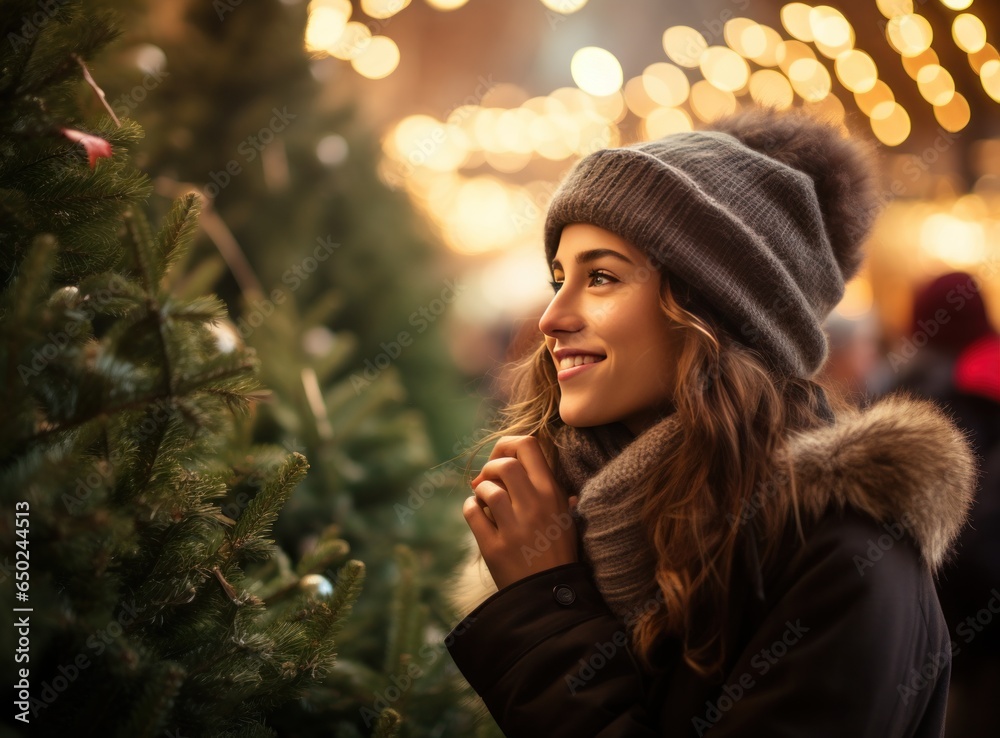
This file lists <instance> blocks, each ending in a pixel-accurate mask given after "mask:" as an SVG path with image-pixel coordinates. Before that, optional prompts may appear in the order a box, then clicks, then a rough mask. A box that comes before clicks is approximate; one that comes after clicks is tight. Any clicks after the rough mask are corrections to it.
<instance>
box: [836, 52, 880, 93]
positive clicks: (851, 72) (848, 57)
mask: <svg viewBox="0 0 1000 738" xmlns="http://www.w3.org/2000/svg"><path fill="white" fill-rule="evenodd" d="M833 66H834V71H835V72H836V74H837V79H839V80H840V83H841V84H842V85H844V87H846V88H847V89H848V90H850V91H851V92H867V91H868V90H870V89H871V88H872V87H874V86H875V82H876V81H877V80H878V68H877V67H876V66H875V60H874V59H872V58H871V56H869V55H868V54H866V53H865V52H863V51H860V50H859V49H851V50H850V51H845V52H844V53H842V54H840V55H839V56H838V57H837V58H836V59H835V60H834V63H833Z"/></svg>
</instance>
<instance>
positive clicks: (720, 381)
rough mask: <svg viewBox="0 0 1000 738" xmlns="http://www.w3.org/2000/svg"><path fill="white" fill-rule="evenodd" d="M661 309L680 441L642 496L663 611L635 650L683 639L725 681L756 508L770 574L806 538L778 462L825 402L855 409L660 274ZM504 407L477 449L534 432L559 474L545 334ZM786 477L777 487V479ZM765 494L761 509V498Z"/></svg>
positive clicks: (646, 658) (554, 388)
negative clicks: (730, 630) (790, 369)
mask: <svg viewBox="0 0 1000 738" xmlns="http://www.w3.org/2000/svg"><path fill="white" fill-rule="evenodd" d="M659 272H660V276H661V280H660V305H661V308H662V309H663V311H664V313H665V314H666V315H667V316H668V317H669V318H670V319H671V320H672V321H673V322H674V323H676V328H675V330H676V334H677V336H678V340H677V343H676V344H675V345H676V346H677V347H678V349H677V360H676V369H675V370H674V372H673V398H672V400H673V408H672V412H675V413H676V414H677V420H678V421H679V427H680V428H681V432H680V433H678V434H677V438H678V441H677V443H676V445H675V447H673V448H666V449H664V452H663V455H662V457H661V459H660V461H659V463H658V465H657V466H656V468H655V469H654V470H652V473H650V474H649V475H648V476H647V477H646V478H645V481H644V483H643V488H642V489H641V490H640V491H639V499H641V500H642V501H643V502H642V509H641V518H642V521H643V524H644V525H643V527H644V529H645V530H646V531H647V532H648V540H649V543H650V545H651V547H652V548H653V550H654V551H655V552H656V556H657V567H656V581H657V584H658V585H659V589H660V592H661V593H662V595H663V604H664V605H665V606H662V607H658V608H656V609H654V610H653V611H652V612H646V613H642V614H641V615H639V616H638V618H637V620H636V622H635V628H634V633H633V636H634V639H633V643H632V646H633V649H634V651H635V654H636V656H637V658H639V659H640V660H641V662H642V663H643V665H644V666H645V668H647V669H650V670H653V669H654V668H655V667H654V666H653V659H652V654H653V651H654V649H655V647H656V646H657V645H658V643H659V642H660V641H661V639H663V638H664V637H666V636H673V637H677V638H679V639H680V642H681V643H682V644H683V658H684V660H685V662H686V663H687V664H688V665H689V666H690V667H691V668H693V669H695V670H696V671H697V672H699V673H700V674H703V675H709V674H713V673H717V672H719V671H720V670H721V669H722V667H723V665H724V663H725V659H726V653H725V642H724V640H725V639H724V638H723V637H722V635H721V634H722V633H723V632H724V629H725V627H726V625H727V624H726V623H725V621H724V614H725V612H726V610H727V604H728V603H727V598H728V593H729V590H730V583H731V581H732V578H733V572H734V562H735V561H736V560H737V557H738V555H739V553H740V552H739V551H738V548H737V544H738V541H739V540H740V529H741V525H742V524H743V523H744V522H745V521H746V519H747V516H746V512H747V510H748V509H750V510H752V511H753V516H752V521H751V523H752V525H753V528H754V530H755V531H756V535H759V536H760V539H761V540H762V541H763V543H764V547H763V549H762V550H761V551H760V556H761V565H762V567H765V568H766V567H767V566H768V564H769V563H770V562H772V561H773V557H774V555H775V554H776V553H777V548H778V545H779V543H780V541H781V540H782V537H783V535H784V534H785V532H786V530H787V527H786V526H787V525H789V521H794V523H795V527H796V529H797V530H798V532H799V534H800V535H801V532H802V523H801V517H800V514H799V506H798V500H797V494H796V490H795V480H794V473H793V469H792V468H791V466H790V464H789V463H780V462H779V459H781V458H782V457H783V454H782V451H783V450H784V449H785V440H786V436H787V434H788V433H789V432H791V431H795V430H800V429H806V428H812V427H816V426H817V425H820V424H822V423H824V422H826V421H825V420H824V417H823V414H822V413H823V410H822V404H821V403H822V400H821V397H820V396H821V395H822V394H823V393H825V394H826V397H827V399H828V403H829V407H830V409H832V410H833V412H834V415H836V414H837V413H838V412H840V411H842V410H844V409H846V408H847V407H849V403H848V401H847V400H846V399H845V398H844V397H843V395H842V394H841V392H840V391H839V390H838V389H837V388H836V387H835V386H833V385H831V384H830V383H829V382H827V381H826V380H824V379H822V378H821V377H819V376H817V377H815V378H812V379H803V378H798V377H793V376H785V375H783V374H781V373H779V372H776V371H774V370H772V369H771V368H770V366H769V364H768V362H767V357H766V356H764V355H762V354H761V353H760V352H759V351H758V350H756V349H753V348H749V347H748V346H746V345H745V344H743V343H740V342H739V341H738V340H735V339H734V338H733V335H734V334H733V333H732V331H731V330H730V329H729V328H728V327H727V326H726V325H725V324H724V323H723V322H722V321H720V320H719V319H718V318H717V317H716V316H715V315H714V314H713V311H711V310H710V309H709V308H708V307H707V306H705V305H704V304H703V303H702V302H701V301H700V300H699V298H698V297H697V296H696V295H693V294H692V293H691V292H690V290H689V289H688V287H687V286H686V285H685V284H684V283H682V282H680V280H677V279H676V277H675V276H674V275H670V274H668V273H666V272H665V271H664V270H662V269H660V270H659ZM502 376H503V377H504V379H505V392H506V394H507V396H508V397H507V401H506V404H505V406H504V407H503V408H502V409H501V410H500V413H499V422H498V423H497V425H498V430H496V431H495V432H493V433H491V434H489V435H488V436H486V437H485V438H483V439H482V441H481V442H480V443H479V444H477V445H476V446H475V448H473V449H472V453H471V455H470V460H469V464H468V465H467V466H466V474H467V475H468V476H469V478H470V479H471V476H472V473H471V468H470V467H471V464H472V463H473V460H474V459H475V458H476V457H477V455H478V454H479V452H480V451H481V450H482V449H483V448H484V447H485V446H487V445H491V444H492V443H494V442H495V441H496V440H498V439H499V438H500V437H501V436H506V435H532V436H535V437H536V438H537V439H538V441H539V445H540V446H541V447H542V450H543V452H544V454H545V456H546V459H547V460H548V461H549V465H550V466H551V467H552V468H553V469H556V468H557V465H558V463H559V459H558V452H559V449H558V445H557V433H558V430H559V429H560V428H561V427H562V426H563V425H564V424H563V423H562V421H561V419H560V417H559V396H560V389H559V384H558V381H557V380H556V368H555V365H554V364H553V362H552V359H551V356H550V354H549V351H548V348H547V347H546V345H545V342H544V336H542V335H541V334H540V333H539V334H538V340H537V345H534V346H533V347H529V349H528V350H527V351H526V352H525V353H524V354H523V355H522V356H521V357H520V358H517V359H514V360H512V361H509V362H507V363H506V364H505V365H504V367H503V374H502ZM777 479H781V480H783V481H782V483H781V484H776V483H775V480H777ZM765 488H766V489H768V490H769V491H768V499H767V501H766V503H764V504H760V497H761V492H760V490H762V489H765Z"/></svg>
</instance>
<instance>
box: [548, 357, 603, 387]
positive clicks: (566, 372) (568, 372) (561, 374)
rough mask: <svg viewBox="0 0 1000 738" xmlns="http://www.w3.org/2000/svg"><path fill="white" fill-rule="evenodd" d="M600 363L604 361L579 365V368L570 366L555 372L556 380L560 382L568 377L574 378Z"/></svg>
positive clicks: (599, 360)
mask: <svg viewBox="0 0 1000 738" xmlns="http://www.w3.org/2000/svg"><path fill="white" fill-rule="evenodd" d="M602 361H604V359H603V358H601V359H598V360H597V361H592V362H590V363H589V364H580V365H579V366H571V367H570V368H569V369H560V370H559V371H558V372H556V379H557V380H558V381H560V382H562V381H563V380H564V379H569V378H570V377H575V376H576V375H577V374H579V373H580V372H583V371H586V370H587V369H590V368H592V367H595V366H597V365H598V364H600V363H601V362H602Z"/></svg>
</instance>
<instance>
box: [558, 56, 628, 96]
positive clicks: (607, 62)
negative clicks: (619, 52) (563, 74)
mask: <svg viewBox="0 0 1000 738" xmlns="http://www.w3.org/2000/svg"><path fill="white" fill-rule="evenodd" d="M569 69H570V74H571V75H572V76H573V81H574V82H575V83H576V85H577V87H579V88H580V89H581V90H583V91H584V92H589V93H590V94H591V95H610V94H611V93H613V92H617V91H618V90H620V89H621V86H622V81H623V79H624V75H623V73H622V65H621V64H620V63H619V62H618V59H617V58H616V57H615V55H614V54H612V53H611V52H610V51H608V50H607V49H602V48H600V47H597V46H584V47H583V48H582V49H579V50H577V52H576V53H575V54H573V59H572V61H571V62H570V65H569Z"/></svg>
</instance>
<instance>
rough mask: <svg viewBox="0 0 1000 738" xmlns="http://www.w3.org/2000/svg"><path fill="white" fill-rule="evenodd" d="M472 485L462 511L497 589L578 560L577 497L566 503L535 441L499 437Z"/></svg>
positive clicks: (520, 437)
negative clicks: (575, 518)
mask: <svg viewBox="0 0 1000 738" xmlns="http://www.w3.org/2000/svg"><path fill="white" fill-rule="evenodd" d="M471 486H472V489H473V492H474V493H475V494H474V495H473V496H471V497H469V498H468V499H467V500H466V501H465V504H464V505H463V507H462V513H463V515H465V520H466V522H467V523H468V524H469V527H470V528H471V529H472V534H473V535H474V536H475V537H476V542H477V543H478V544H479V550H480V551H482V553H483V559H484V560H485V561H486V566H487V567H488V568H489V570H490V574H491V575H492V576H493V581H494V582H496V585H497V588H499V589H503V588H504V587H506V586H507V585H509V584H513V583H514V582H516V581H518V580H520V579H523V578H524V577H526V576H528V575H529V574H534V573H535V572H539V571H544V570H545V569H551V568H552V567H554V566H559V565H560V564H569V563H572V562H574V561H577V560H578V559H577V547H576V546H577V544H576V523H575V522H574V520H573V518H572V517H571V516H570V514H569V511H570V510H572V509H573V507H574V506H575V504H576V499H577V498H576V497H575V496H574V497H570V498H569V499H568V500H567V499H566V495H565V493H564V492H563V490H562V488H561V487H560V486H559V484H558V483H557V482H556V480H555V477H554V476H553V474H552V470H551V469H549V465H548V464H547V463H546V461H545V456H544V455H543V454H542V449H541V446H539V444H538V439H537V438H535V437H534V436H504V437H502V438H501V439H500V440H499V441H497V443H496V445H495V446H494V447H493V451H492V453H491V454H490V458H489V460H488V461H487V462H486V463H485V464H484V465H483V469H482V471H480V472H479V474H478V475H477V476H476V478H475V479H473V480H472V482H471Z"/></svg>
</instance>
